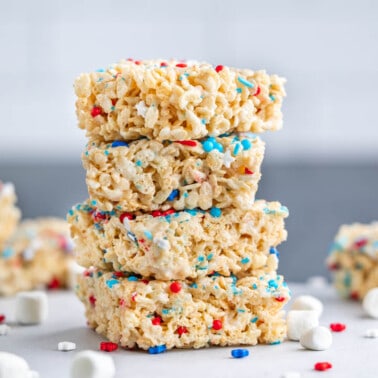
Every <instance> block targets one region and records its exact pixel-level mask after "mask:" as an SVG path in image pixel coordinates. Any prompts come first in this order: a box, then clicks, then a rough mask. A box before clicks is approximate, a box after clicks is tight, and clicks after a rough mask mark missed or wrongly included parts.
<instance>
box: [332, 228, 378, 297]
mask: <svg viewBox="0 0 378 378" xmlns="http://www.w3.org/2000/svg"><path fill="white" fill-rule="evenodd" d="M327 265H328V268H329V269H330V270H331V271H332V272H333V275H334V282H335V286H336V289H337V290H338V292H339V293H340V295H341V296H342V297H345V298H352V299H362V298H363V297H364V296H365V294H366V293H367V292H368V291H369V290H370V289H372V288H374V287H378V222H374V223H371V224H360V223H355V224H352V225H343V226H341V228H340V230H339V232H338V234H337V235H336V238H335V242H334V243H333V245H332V248H331V251H330V255H329V257H328V259H327Z"/></svg>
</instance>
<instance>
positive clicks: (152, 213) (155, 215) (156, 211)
mask: <svg viewBox="0 0 378 378" xmlns="http://www.w3.org/2000/svg"><path fill="white" fill-rule="evenodd" d="M151 215H152V216H153V217H154V218H156V217H161V211H160V210H154V211H152V212H151Z"/></svg>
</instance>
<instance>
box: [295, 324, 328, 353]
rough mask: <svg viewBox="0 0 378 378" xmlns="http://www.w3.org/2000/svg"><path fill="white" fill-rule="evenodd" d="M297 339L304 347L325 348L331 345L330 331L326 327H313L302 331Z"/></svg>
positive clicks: (312, 348) (311, 348)
mask: <svg viewBox="0 0 378 378" xmlns="http://www.w3.org/2000/svg"><path fill="white" fill-rule="evenodd" d="M299 341H300V343H301V345H302V346H303V347H305V348H306V349H310V350H326V349H328V348H330V346H331V345H332V333H331V331H330V330H329V329H328V328H326V327H314V328H311V329H310V330H308V331H306V332H304V333H303V334H302V335H301V338H300V339H299Z"/></svg>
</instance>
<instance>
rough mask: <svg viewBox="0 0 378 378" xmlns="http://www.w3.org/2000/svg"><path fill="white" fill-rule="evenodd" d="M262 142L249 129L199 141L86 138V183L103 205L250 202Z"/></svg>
mask: <svg viewBox="0 0 378 378" xmlns="http://www.w3.org/2000/svg"><path fill="white" fill-rule="evenodd" d="M264 147H265V146H264V143H263V142H262V141H261V140H260V139H259V138H257V137H254V136H253V135H235V134H231V135H225V136H223V137H219V138H213V137H208V138H205V139H203V140H201V141H194V140H190V141H189V140H187V141H178V142H174V143H171V142H158V141H155V140H147V139H142V140H138V141H134V142H131V143H126V142H121V141H116V142H113V143H111V144H106V143H101V144H96V143H95V142H92V143H89V144H88V146H87V149H86V151H85V153H84V154H83V157H82V159H83V164H84V168H85V169H86V171H87V186H88V190H89V194H90V196H91V198H92V199H94V200H96V202H97V207H98V208H99V209H101V210H107V211H109V210H112V209H113V208H115V207H117V208H119V209H123V210H125V211H136V210H145V211H152V210H157V209H159V210H167V209H169V208H171V207H173V208H174V209H176V210H183V209H194V208H201V209H203V210H207V209H210V208H211V207H219V208H224V207H229V206H233V207H239V208H243V209H250V208H252V206H253V201H254V199H255V193H256V191H257V187H258V182H259V180H260V177H261V173H260V166H261V163H262V160H263V157H264Z"/></svg>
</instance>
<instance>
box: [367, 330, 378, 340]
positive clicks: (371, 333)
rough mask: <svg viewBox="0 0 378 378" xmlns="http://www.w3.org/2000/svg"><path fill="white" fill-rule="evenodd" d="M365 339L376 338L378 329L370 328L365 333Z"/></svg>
mask: <svg viewBox="0 0 378 378" xmlns="http://www.w3.org/2000/svg"><path fill="white" fill-rule="evenodd" d="M365 337H367V338H369V339H376V338H378V328H370V329H367V330H366V331H365Z"/></svg>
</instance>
